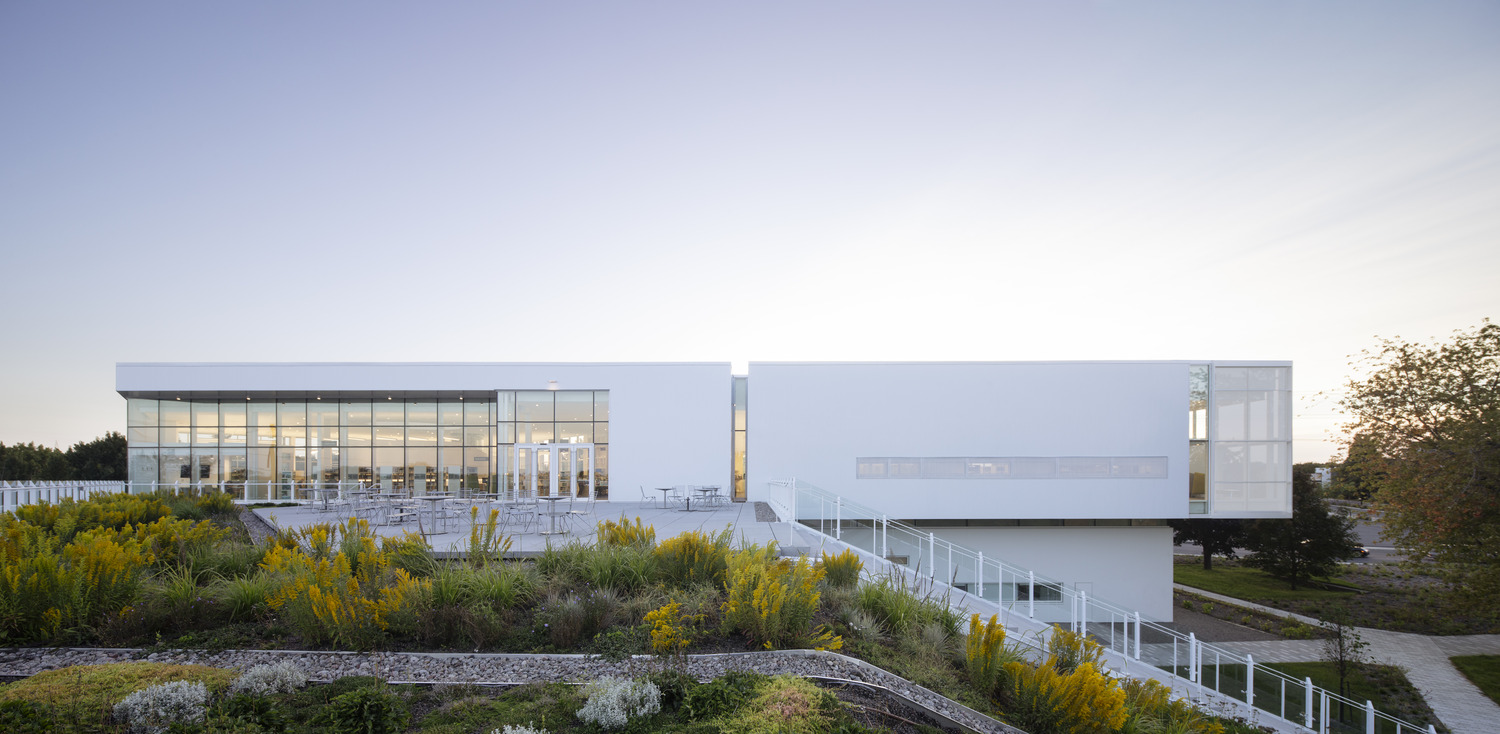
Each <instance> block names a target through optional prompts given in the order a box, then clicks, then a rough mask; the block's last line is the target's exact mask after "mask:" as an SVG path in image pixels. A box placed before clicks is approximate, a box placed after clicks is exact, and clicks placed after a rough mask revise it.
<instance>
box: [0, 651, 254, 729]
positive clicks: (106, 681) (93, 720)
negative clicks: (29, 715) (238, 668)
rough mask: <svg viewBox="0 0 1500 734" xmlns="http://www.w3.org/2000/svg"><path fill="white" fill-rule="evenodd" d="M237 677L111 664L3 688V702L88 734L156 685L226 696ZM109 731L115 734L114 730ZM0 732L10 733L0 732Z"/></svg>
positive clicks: (191, 668) (193, 668)
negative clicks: (197, 686)
mask: <svg viewBox="0 0 1500 734" xmlns="http://www.w3.org/2000/svg"><path fill="white" fill-rule="evenodd" d="M233 678H234V671H231V670H223V669H220V668H209V667H206V666H202V665H169V664H166V663H147V662H132V663H112V664H109V665H78V666H73V667H68V668H59V669H57V670H47V671H43V672H41V673H37V674H36V675H33V676H31V677H30V678H27V679H26V680H22V681H17V682H15V683H11V684H9V685H6V686H4V687H3V688H0V702H5V701H24V702H28V703H33V704H46V705H48V706H49V707H51V709H52V710H53V711H54V712H56V714H57V716H56V719H57V720H58V721H77V722H79V723H80V724H81V725H82V726H81V727H80V728H82V729H83V730H84V731H95V730H102V729H104V727H103V723H104V722H103V721H102V718H103V716H104V714H105V712H108V711H109V710H110V709H111V708H112V707H113V706H114V704H115V703H117V702H119V701H120V699H122V698H125V697H126V696H127V695H129V694H131V693H133V692H135V691H138V690H141V689H143V688H146V687H148V686H151V685H153V684H157V683H165V682H168V681H181V680H187V681H192V682H199V683H203V684H205V685H206V686H207V687H208V690H209V691H211V692H215V693H217V692H220V691H223V690H224V689H225V688H226V687H227V686H228V685H229V682H230V680H232V679H233ZM108 730H113V729H112V727H111V728H109V729H108ZM0 731H9V730H8V729H0Z"/></svg>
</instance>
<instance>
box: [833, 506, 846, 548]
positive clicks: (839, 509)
mask: <svg viewBox="0 0 1500 734" xmlns="http://www.w3.org/2000/svg"><path fill="white" fill-rule="evenodd" d="M833 539H834V540H843V539H844V497H843V495H840V496H838V497H835V498H834V501H833Z"/></svg>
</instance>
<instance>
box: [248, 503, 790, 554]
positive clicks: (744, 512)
mask: <svg viewBox="0 0 1500 734" xmlns="http://www.w3.org/2000/svg"><path fill="white" fill-rule="evenodd" d="M543 504H544V505H545V503H543ZM478 506H479V508H480V515H479V517H480V520H481V521H483V519H484V518H485V516H486V514H487V513H488V511H489V510H488V508H490V507H492V506H493V505H489V504H479V505H478ZM543 509H544V510H545V509H546V508H545V507H543ZM559 509H562V508H559ZM573 509H574V510H576V511H578V512H579V513H581V514H578V515H575V516H573V517H571V518H569V519H568V522H567V532H565V533H561V534H557V535H551V534H547V533H545V532H543V531H546V530H548V528H549V519H548V518H547V517H546V516H545V515H543V516H542V517H541V518H539V522H537V523H535V524H534V525H532V526H530V527H529V528H526V529H524V530H522V529H519V528H517V527H515V526H514V525H512V526H508V527H506V528H505V529H504V531H503V532H504V533H505V534H506V535H507V536H509V537H510V538H511V547H510V553H511V555H517V556H527V555H533V554H536V553H539V552H541V551H542V550H543V549H545V548H546V547H547V546H548V545H560V544H561V545H565V544H568V543H574V542H579V543H593V542H594V540H595V537H596V534H597V533H596V531H597V529H598V524H599V522H600V521H602V520H619V519H620V517H621V516H624V517H625V519H626V520H632V521H633V520H635V518H637V517H639V518H640V519H641V522H643V523H645V524H646V525H649V526H651V527H654V528H655V529H656V539H657V540H665V539H667V538H670V537H672V536H674V535H679V534H682V533H685V532H688V531H690V530H701V531H704V532H715V533H716V532H719V531H722V530H723V529H724V528H725V527H731V528H733V532H734V541H735V542H736V543H740V542H744V543H760V544H764V543H767V542H769V541H772V540H774V541H776V542H777V543H778V544H779V545H781V546H782V547H783V548H784V549H793V548H801V547H806V546H807V545H808V544H809V542H812V541H811V536H810V535H809V534H804V533H805V531H800V532H797V531H793V530H791V529H790V526H788V525H787V523H784V522H765V521H761V520H757V519H756V512H755V505H754V504H753V503H748V502H741V503H728V504H724V505H720V506H717V507H711V508H705V507H702V506H701V505H698V504H694V506H693V509H692V510H691V511H687V510H684V509H682V508H680V507H668V508H663V507H662V506H661V503H660V502H659V501H658V502H640V501H624V502H620V501H610V502H578V503H575V504H574V505H573ZM255 514H256V515H257V516H259V517H260V518H261V519H263V520H265V521H266V522H268V523H270V524H271V526H272V527H275V528H277V529H290V528H301V527H306V526H308V525H312V524H314V523H320V522H344V521H346V520H348V518H349V517H350V513H348V512H345V511H339V510H337V509H333V508H330V509H329V510H327V511H325V510H323V509H322V508H320V507H319V506H317V505H303V506H300V507H260V508H256V509H255ZM459 516H460V517H459V519H456V520H455V519H452V518H451V516H450V518H449V519H448V520H447V521H446V522H444V523H440V524H437V525H434V523H433V521H432V518H431V515H430V513H429V512H428V511H426V510H422V511H420V512H419V513H418V516H417V517H411V518H407V519H406V520H405V521H403V522H398V523H392V524H389V525H386V524H373V523H372V525H371V527H372V529H373V530H374V531H375V532H376V533H377V534H378V535H380V536H382V537H385V536H397V535H401V534H404V533H407V532H422V533H423V534H424V535H425V536H426V538H427V542H428V543H429V544H430V545H431V546H432V548H433V550H434V551H437V552H439V553H443V552H463V551H465V550H467V549H468V545H469V520H468V515H467V513H466V512H460V513H459ZM560 522H561V518H560ZM792 532H796V537H792V535H790V533H792Z"/></svg>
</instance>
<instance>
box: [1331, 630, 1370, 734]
mask: <svg viewBox="0 0 1500 734" xmlns="http://www.w3.org/2000/svg"><path fill="white" fill-rule="evenodd" d="M1322 626H1323V629H1324V630H1326V631H1327V632H1328V633H1329V634H1328V637H1326V638H1324V640H1323V659H1324V660H1326V661H1327V662H1328V663H1330V664H1331V665H1333V671H1334V673H1335V674H1337V675H1338V677H1339V695H1340V696H1344V697H1348V695H1349V677H1350V676H1351V675H1352V674H1354V672H1355V671H1357V670H1359V669H1360V666H1362V665H1364V664H1365V663H1367V662H1369V658H1368V655H1367V654H1366V648H1368V647H1369V646H1370V643H1368V642H1365V641H1364V639H1363V638H1361V637H1360V635H1359V628H1358V627H1355V626H1354V625H1352V624H1350V623H1349V610H1348V609H1345V608H1344V607H1338V608H1337V609H1335V610H1334V611H1333V614H1332V615H1330V617H1329V618H1328V619H1327V620H1325V621H1324V622H1323V625H1322ZM1343 709H1344V707H1343V704H1340V705H1339V719H1340V720H1343V719H1344V714H1345V712H1344V710H1343Z"/></svg>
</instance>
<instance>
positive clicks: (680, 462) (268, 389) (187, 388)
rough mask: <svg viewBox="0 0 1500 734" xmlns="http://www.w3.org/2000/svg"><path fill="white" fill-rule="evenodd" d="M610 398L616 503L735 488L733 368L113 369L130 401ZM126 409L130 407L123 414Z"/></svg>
mask: <svg viewBox="0 0 1500 734" xmlns="http://www.w3.org/2000/svg"><path fill="white" fill-rule="evenodd" d="M549 380H556V381H557V386H558V388H559V389H564V390H608V391H609V403H610V405H609V410H610V416H609V451H610V456H609V468H610V496H611V497H612V498H613V499H617V500H628V501H634V500H638V499H639V498H640V491H639V490H638V489H637V487H638V486H639V485H645V486H646V487H647V488H648V490H649V488H650V487H654V486H662V485H667V484H719V485H721V486H725V487H727V486H729V485H730V483H731V481H730V480H731V466H730V418H731V416H730V369H729V363H727V362H722V363H668V364H660V363H655V364H653V363H615V364H610V363H595V364H578V363H532V364H481V363H471V364H416V363H403V364H376V363H360V364H344V363H319V364H243V363H239V364H141V363H122V364H119V365H116V368H115V388H116V390H118V391H120V392H122V393H130V392H137V391H141V392H149V391H164V392H165V391H182V392H184V393H190V392H208V393H212V392H234V391H245V392H254V393H261V394H265V393H272V392H275V391H278V390H280V391H293V392H298V393H300V392H303V391H310V390H311V391H316V390H327V391H330V392H337V391H341V390H343V391H366V392H381V391H390V392H392V393H393V394H395V396H396V397H397V399H400V397H401V395H400V393H401V392H403V391H407V392H422V391H429V392H430V391H438V390H491V391H493V390H544V389H546V388H547V385H548V381H549ZM121 409H122V410H123V409H124V406H123V405H122V406H121Z"/></svg>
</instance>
